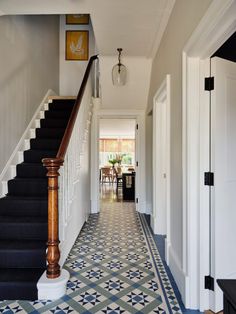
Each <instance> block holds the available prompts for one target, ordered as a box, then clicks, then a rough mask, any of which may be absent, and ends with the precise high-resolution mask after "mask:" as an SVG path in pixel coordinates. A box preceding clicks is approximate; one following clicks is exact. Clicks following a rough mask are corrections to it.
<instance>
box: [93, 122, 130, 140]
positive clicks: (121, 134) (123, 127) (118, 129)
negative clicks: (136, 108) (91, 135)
mask: <svg viewBox="0 0 236 314" xmlns="http://www.w3.org/2000/svg"><path fill="white" fill-rule="evenodd" d="M99 129H100V132H99V136H100V138H129V139H131V138H133V139H134V138H135V120H134V119H100V124H99Z"/></svg>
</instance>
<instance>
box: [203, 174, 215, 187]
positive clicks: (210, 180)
mask: <svg viewBox="0 0 236 314" xmlns="http://www.w3.org/2000/svg"><path fill="white" fill-rule="evenodd" d="M204 185H209V186H213V185H214V173H213V172H205V173H204Z"/></svg>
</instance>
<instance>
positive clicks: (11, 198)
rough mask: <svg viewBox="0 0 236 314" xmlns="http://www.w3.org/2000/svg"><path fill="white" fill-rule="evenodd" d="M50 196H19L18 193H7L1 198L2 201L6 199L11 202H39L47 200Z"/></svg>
mask: <svg viewBox="0 0 236 314" xmlns="http://www.w3.org/2000/svg"><path fill="white" fill-rule="evenodd" d="M47 200H48V198H47V196H38V195H36V196H18V195H6V196H4V197H2V198H0V202H1V201H2V202H5V201H10V202H19V201H22V202H24V201H25V202H26V203H28V202H32V201H37V202H47Z"/></svg>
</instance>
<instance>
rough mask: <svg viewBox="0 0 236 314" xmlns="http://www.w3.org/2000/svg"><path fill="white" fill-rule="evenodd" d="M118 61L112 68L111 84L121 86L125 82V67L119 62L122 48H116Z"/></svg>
mask: <svg viewBox="0 0 236 314" xmlns="http://www.w3.org/2000/svg"><path fill="white" fill-rule="evenodd" d="M117 51H118V63H117V64H116V65H114V66H113V68H112V82H113V85H116V86H121V85H125V83H126V72H127V71H126V67H125V66H124V65H123V64H122V63H121V62H120V57H121V52H122V48H117Z"/></svg>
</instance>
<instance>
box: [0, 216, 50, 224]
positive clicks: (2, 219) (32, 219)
mask: <svg viewBox="0 0 236 314" xmlns="http://www.w3.org/2000/svg"><path fill="white" fill-rule="evenodd" d="M2 223H11V224H15V223H25V224H39V223H47V218H46V217H45V216H24V217H22V216H6V215H4V216H3V215H1V214H0V225H1V224H2Z"/></svg>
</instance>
